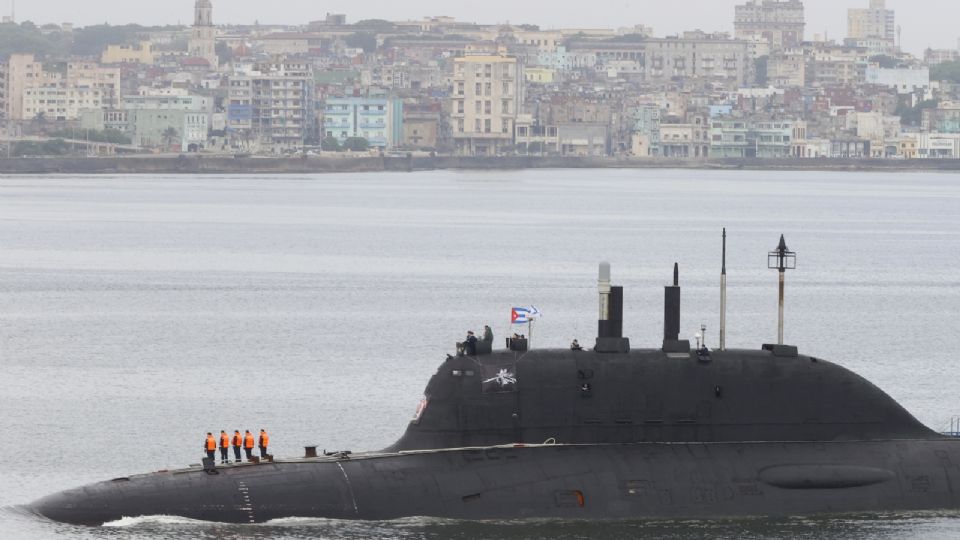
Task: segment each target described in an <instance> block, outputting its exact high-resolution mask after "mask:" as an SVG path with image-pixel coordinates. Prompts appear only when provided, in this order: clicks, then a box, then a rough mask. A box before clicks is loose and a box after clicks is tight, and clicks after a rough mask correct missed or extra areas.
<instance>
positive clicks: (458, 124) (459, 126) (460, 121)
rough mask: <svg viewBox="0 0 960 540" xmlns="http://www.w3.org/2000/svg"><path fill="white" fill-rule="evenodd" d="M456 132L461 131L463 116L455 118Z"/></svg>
mask: <svg viewBox="0 0 960 540" xmlns="http://www.w3.org/2000/svg"><path fill="white" fill-rule="evenodd" d="M457 132H458V133H463V118H458V119H457Z"/></svg>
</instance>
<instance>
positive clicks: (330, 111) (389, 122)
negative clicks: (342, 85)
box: [323, 97, 403, 150]
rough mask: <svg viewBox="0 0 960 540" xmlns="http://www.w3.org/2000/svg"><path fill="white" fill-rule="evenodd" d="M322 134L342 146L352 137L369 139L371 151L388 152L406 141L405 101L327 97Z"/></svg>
mask: <svg viewBox="0 0 960 540" xmlns="http://www.w3.org/2000/svg"><path fill="white" fill-rule="evenodd" d="M323 132H324V136H325V137H334V138H336V139H337V140H338V141H339V142H340V144H343V143H344V142H345V141H346V140H347V139H349V138H352V137H361V138H364V139H366V140H367V142H368V143H369V144H370V146H371V147H372V148H380V149H384V150H385V149H389V148H393V147H394V146H398V145H399V144H400V143H401V141H402V140H403V101H402V100H400V99H396V98H367V97H345V98H327V100H326V103H325V105H324V109H323Z"/></svg>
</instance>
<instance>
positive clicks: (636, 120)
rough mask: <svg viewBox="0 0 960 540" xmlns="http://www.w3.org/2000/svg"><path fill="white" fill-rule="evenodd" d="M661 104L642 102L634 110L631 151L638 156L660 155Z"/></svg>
mask: <svg viewBox="0 0 960 540" xmlns="http://www.w3.org/2000/svg"><path fill="white" fill-rule="evenodd" d="M660 125H661V119H660V106H659V105H657V104H655V103H642V104H640V105H639V106H638V107H637V108H636V109H635V110H634V111H633V129H632V130H631V137H630V153H631V154H632V155H633V156H636V157H652V156H659V155H660Z"/></svg>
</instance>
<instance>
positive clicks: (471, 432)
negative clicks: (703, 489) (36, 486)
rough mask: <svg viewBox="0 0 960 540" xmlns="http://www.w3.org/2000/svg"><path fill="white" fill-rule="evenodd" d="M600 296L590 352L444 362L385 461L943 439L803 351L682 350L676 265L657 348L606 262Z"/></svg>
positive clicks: (513, 353) (501, 354)
mask: <svg viewBox="0 0 960 540" xmlns="http://www.w3.org/2000/svg"><path fill="white" fill-rule="evenodd" d="M598 293H599V307H600V309H599V318H598V325H597V326H598V328H597V339H596V343H595V346H594V349H593V350H569V349H536V350H497V351H492V352H490V353H487V354H480V355H477V356H448V358H447V360H446V361H445V362H444V363H443V364H442V365H441V366H440V368H439V370H438V371H437V372H436V373H435V374H434V375H433V377H432V378H431V379H430V381H429V383H428V384H427V387H426V390H425V391H424V401H423V403H422V404H421V407H420V408H419V410H418V414H417V417H416V418H415V419H414V420H412V421H411V422H410V424H409V425H408V426H407V429H406V432H405V433H404V434H403V436H402V437H401V438H400V439H399V440H398V441H397V442H396V443H394V444H393V445H392V446H391V447H389V448H388V449H387V450H389V451H402V450H421V449H435V448H462V447H471V446H494V445H502V444H518V443H525V444H540V443H544V442H551V443H552V442H555V443H558V444H577V445H580V444H635V443H645V442H657V443H668V442H703V443H722V442H759V441H817V442H831V441H851V440H891V439H935V438H940V437H941V436H940V435H938V434H936V433H935V432H933V431H932V430H930V429H928V428H927V427H925V426H924V425H923V424H921V423H920V422H919V421H917V420H916V418H914V417H913V416H912V415H911V414H910V413H909V412H907V411H906V410H905V409H904V408H903V407H901V406H900V405H899V404H898V403H897V402H896V401H895V400H894V399H892V398H891V397H890V396H888V395H887V394H886V393H884V392H883V391H882V390H880V389H879V388H877V387H876V386H875V385H873V384H872V383H870V382H869V381H867V380H866V379H864V378H863V377H860V376H859V375H857V374H855V373H853V372H851V371H849V370H847V369H845V368H843V367H841V366H838V365H836V364H833V363H830V362H828V361H825V360H822V359H819V358H816V357H812V356H805V355H801V354H799V353H798V351H797V348H796V347H793V346H787V345H763V346H761V347H758V348H756V349H726V350H706V349H702V350H699V351H696V350H691V347H690V342H689V341H687V340H681V339H680V298H681V296H680V284H679V265H677V264H675V265H674V273H673V282H672V285H668V286H666V288H665V292H664V328H663V344H662V346H661V347H660V348H656V349H635V348H631V346H630V340H629V339H628V338H626V337H623V320H624V319H623V307H624V306H623V288H622V287H617V286H613V285H611V270H610V265H609V263H602V264H601V265H600V272H599V278H598Z"/></svg>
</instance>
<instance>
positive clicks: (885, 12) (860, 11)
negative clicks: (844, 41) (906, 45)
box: [847, 0, 897, 46]
mask: <svg viewBox="0 0 960 540" xmlns="http://www.w3.org/2000/svg"><path fill="white" fill-rule="evenodd" d="M847 37H848V38H850V39H854V40H866V39H880V40H883V41H886V42H887V43H888V44H889V45H891V46H893V45H894V44H895V43H896V39H897V24H896V19H895V17H894V11H893V10H892V9H887V3H886V0H870V7H868V8H851V9H850V10H849V11H848V12H847Z"/></svg>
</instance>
